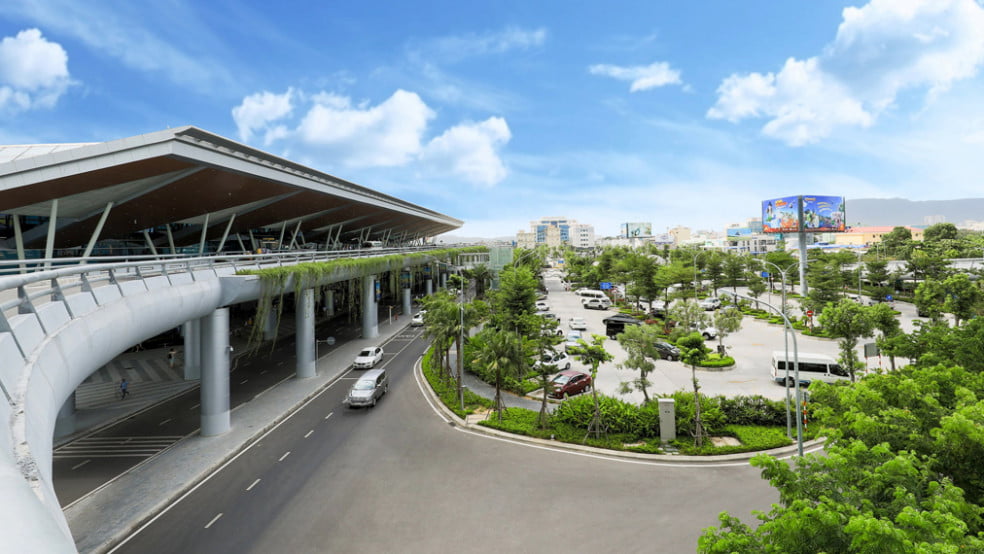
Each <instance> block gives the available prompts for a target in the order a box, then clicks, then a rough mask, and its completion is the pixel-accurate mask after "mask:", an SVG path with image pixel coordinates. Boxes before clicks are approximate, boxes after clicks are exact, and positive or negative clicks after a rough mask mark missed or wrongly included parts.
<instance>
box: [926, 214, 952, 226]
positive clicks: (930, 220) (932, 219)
mask: <svg viewBox="0 0 984 554" xmlns="http://www.w3.org/2000/svg"><path fill="white" fill-rule="evenodd" d="M923 223H924V224H926V225H936V224H937V223H946V216H945V215H927V216H925V217H923Z"/></svg>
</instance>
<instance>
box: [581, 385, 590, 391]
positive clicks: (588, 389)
mask: <svg viewBox="0 0 984 554" xmlns="http://www.w3.org/2000/svg"><path fill="white" fill-rule="evenodd" d="M582 392H591V385H588V386H586V387H584V391H582Z"/></svg>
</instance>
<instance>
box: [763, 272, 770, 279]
mask: <svg viewBox="0 0 984 554" xmlns="http://www.w3.org/2000/svg"><path fill="white" fill-rule="evenodd" d="M762 278H763V279H768V278H769V272H768V271H763V272H762Z"/></svg>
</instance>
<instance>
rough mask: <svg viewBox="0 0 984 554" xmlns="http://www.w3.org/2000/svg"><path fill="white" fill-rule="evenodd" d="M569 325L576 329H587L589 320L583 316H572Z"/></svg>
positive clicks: (568, 321)
mask: <svg viewBox="0 0 984 554" xmlns="http://www.w3.org/2000/svg"><path fill="white" fill-rule="evenodd" d="M567 326H568V327H570V328H571V329H574V330H575V331H587V330H588V322H586V321H584V318H583V317H572V318H570V319H568V320H567Z"/></svg>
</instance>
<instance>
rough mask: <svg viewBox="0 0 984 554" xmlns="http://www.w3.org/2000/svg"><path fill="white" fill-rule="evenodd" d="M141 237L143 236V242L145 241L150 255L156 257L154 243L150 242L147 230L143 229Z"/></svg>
mask: <svg viewBox="0 0 984 554" xmlns="http://www.w3.org/2000/svg"><path fill="white" fill-rule="evenodd" d="M143 236H144V240H145V241H147V247H148V248H150V253H151V254H153V255H154V256H156V255H157V247H156V246H154V241H152V240H150V233H149V232H148V231H147V229H144V232H143Z"/></svg>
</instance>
